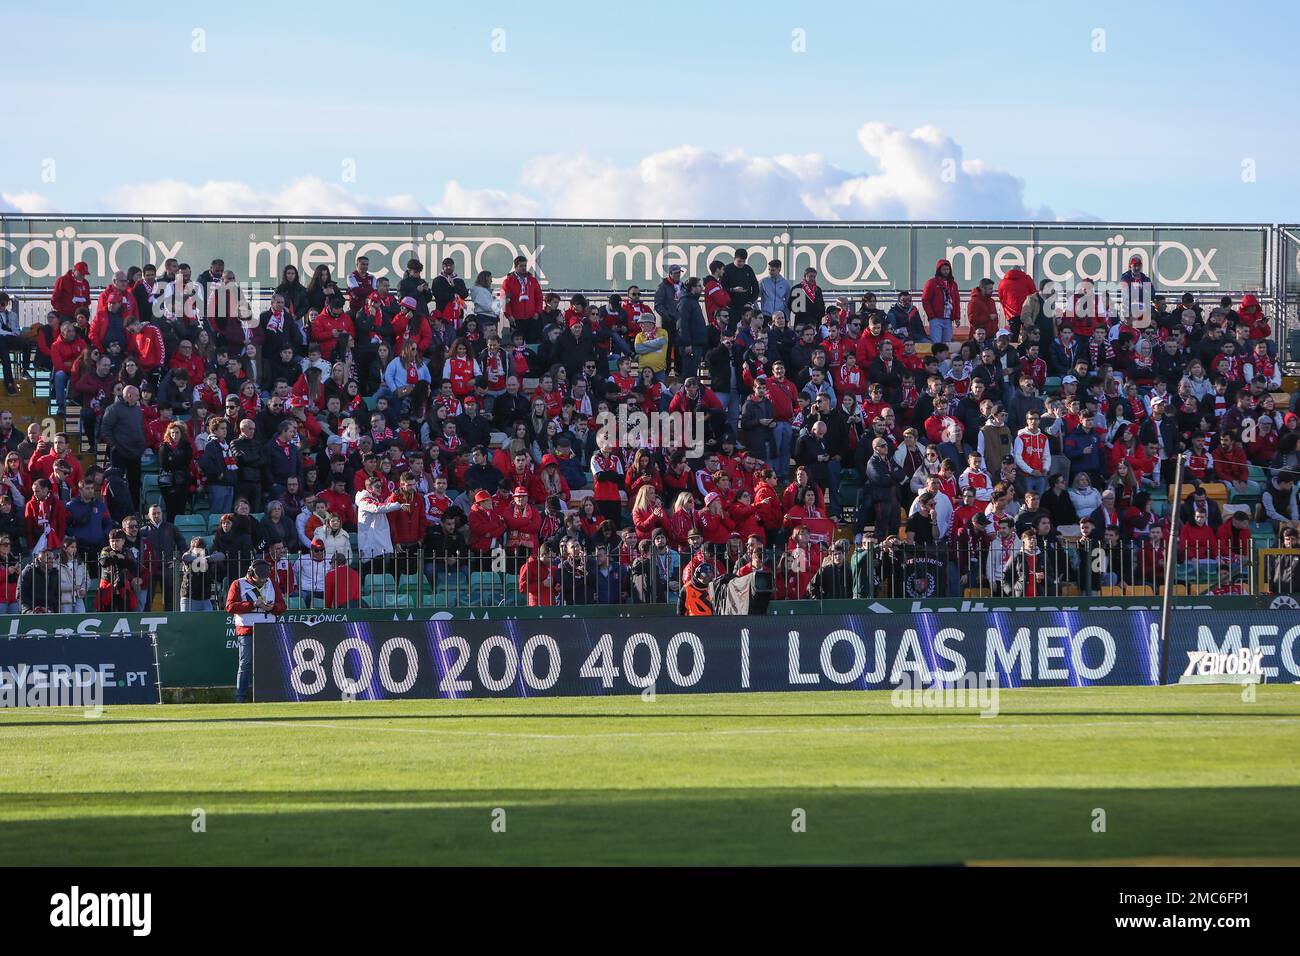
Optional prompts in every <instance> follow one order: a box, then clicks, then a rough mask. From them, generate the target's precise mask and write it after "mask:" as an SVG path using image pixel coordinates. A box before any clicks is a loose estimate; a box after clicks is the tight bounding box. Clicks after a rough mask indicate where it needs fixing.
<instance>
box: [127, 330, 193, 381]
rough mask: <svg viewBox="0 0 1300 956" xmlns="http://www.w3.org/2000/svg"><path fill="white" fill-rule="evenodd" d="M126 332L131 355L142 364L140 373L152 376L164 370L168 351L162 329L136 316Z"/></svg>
mask: <svg viewBox="0 0 1300 956" xmlns="http://www.w3.org/2000/svg"><path fill="white" fill-rule="evenodd" d="M126 330H127V335H128V337H129V339H130V351H131V354H132V355H134V356H135V357H136V360H137V361H138V362H139V363H140V371H142V372H144V373H145V375H152V374H153V373H154V372H155V371H156V370H157V369H160V368H162V363H163V355H164V353H165V351H166V346H164V344H163V336H162V329H160V328H158V326H156V325H154V324H153V323H152V322H145V321H144V320H143V319H141V318H140V317H139V316H138V315H134V316H132V317H131V318H130V319H129V320H128V321H127V323H126ZM200 381H202V379H200Z"/></svg>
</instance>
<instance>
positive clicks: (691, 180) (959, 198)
mask: <svg viewBox="0 0 1300 956" xmlns="http://www.w3.org/2000/svg"><path fill="white" fill-rule="evenodd" d="M858 142H859V144H860V145H861V146H862V149H863V150H864V152H866V154H867V155H868V156H869V157H871V158H872V159H873V160H875V162H876V164H877V165H878V167H879V170H878V171H877V172H872V173H865V172H854V171H850V170H847V169H842V168H840V167H838V166H835V165H834V164H832V163H830V162H829V161H828V160H826V158H825V157H823V156H821V155H818V154H815V153H810V154H804V155H779V156H771V157H767V156H751V155H749V154H747V153H745V152H744V151H743V150H734V151H730V152H725V153H719V152H714V151H710V150H705V149H701V148H699V147H695V146H678V147H676V148H674V149H669V150H665V151H663V152H659V153H654V154H652V155H650V156H647V157H646V158H644V159H642V160H640V161H639V162H637V163H636V164H635V165H632V166H618V165H616V164H613V163H607V162H599V161H597V160H593V159H591V158H589V157H587V156H576V157H575V156H542V157H538V158H537V159H534V160H532V161H531V162H530V163H529V164H528V165H527V166H526V167H525V169H524V174H523V183H524V185H525V186H526V187H528V188H530V189H531V190H533V191H535V192H536V193H538V194H539V195H540V196H542V197H543V199H544V200H545V201H546V204H547V206H548V208H549V210H550V212H551V213H552V214H553V215H557V216H574V217H583V216H586V217H616V216H623V217H628V218H645V219H657V218H710V217H727V218H738V219H744V218H753V219H767V218H782V217H789V218H807V219H832V220H833V219H1038V218H1047V219H1050V218H1053V215H1052V211H1051V210H1050V209H1047V208H1045V207H1044V208H1031V207H1030V206H1028V205H1027V204H1026V202H1025V199H1024V183H1023V182H1022V181H1021V180H1020V179H1018V178H1017V177H1015V176H1013V175H1011V174H1010V173H1006V172H1003V171H1001V170H995V169H990V168H989V167H987V166H986V165H985V164H984V163H982V162H980V161H979V160H972V159H966V158H965V157H964V155H963V151H962V148H961V146H960V145H959V144H958V143H957V142H956V141H954V140H953V139H952V138H950V137H948V136H945V135H944V134H943V132H942V131H941V130H939V129H937V128H936V127H933V126H922V127H919V128H918V129H915V130H913V131H912V132H911V133H907V132H905V131H903V130H900V129H897V128H895V127H891V126H888V125H886V124H883V123H868V124H866V125H865V126H863V127H862V128H861V129H859V130H858Z"/></svg>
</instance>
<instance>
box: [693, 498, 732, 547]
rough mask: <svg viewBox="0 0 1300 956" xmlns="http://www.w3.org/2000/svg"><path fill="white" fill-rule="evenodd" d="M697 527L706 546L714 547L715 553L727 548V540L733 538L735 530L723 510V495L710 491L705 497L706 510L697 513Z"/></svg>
mask: <svg viewBox="0 0 1300 956" xmlns="http://www.w3.org/2000/svg"><path fill="white" fill-rule="evenodd" d="M696 515H697V516H698V518H697V525H698V527H699V529H700V534H701V535H703V536H704V542H705V544H709V545H714V546H715V551H716V550H720V549H721V548H723V547H726V544H727V539H729V538H730V537H731V532H732V531H733V530H734V528H733V525H732V523H731V519H730V518H728V517H727V513H726V511H725V510H723V502H722V495H720V494H718V493H717V492H716V491H710V492H709V493H708V494H707V495H705V497H704V508H703V509H702V510H700V511H697V512H696Z"/></svg>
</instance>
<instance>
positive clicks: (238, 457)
mask: <svg viewBox="0 0 1300 956" xmlns="http://www.w3.org/2000/svg"><path fill="white" fill-rule="evenodd" d="M204 450H205V451H206V449H204ZM230 451H231V454H233V455H234V457H235V464H236V465H237V466H238V468H237V469H236V470H235V476H236V478H237V479H238V481H240V482H242V483H244V484H250V485H252V484H259V485H260V484H261V483H262V481H263V480H264V478H265V476H266V448H265V446H264V445H263V444H262V442H260V441H258V440H257V439H256V438H236V439H235V440H234V441H233V442H231V443H230Z"/></svg>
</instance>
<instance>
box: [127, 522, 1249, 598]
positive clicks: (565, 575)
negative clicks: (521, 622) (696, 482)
mask: <svg viewBox="0 0 1300 956" xmlns="http://www.w3.org/2000/svg"><path fill="white" fill-rule="evenodd" d="M576 540H577V539H575V541H576ZM578 543H579V544H580V545H581V548H580V550H578V551H577V552H576V561H575V558H574V556H573V555H568V554H566V557H565V558H564V559H560V558H558V557H553V558H551V559H550V560H549V561H548V562H546V564H545V565H542V564H539V562H538V558H537V556H536V553H535V551H534V549H532V548H528V549H507V548H502V547H496V548H493V549H491V550H488V551H475V550H468V549H467V550H463V551H457V552H454V553H453V552H428V551H424V550H422V549H419V548H411V549H406V550H397V551H394V552H392V553H389V554H385V555H381V556H376V557H372V558H368V559H364V560H363V559H360V558H358V557H357V556H355V555H353V556H352V558H351V559H350V560H349V561H348V562H347V564H346V565H345V566H344V568H345V569H340V570H339V572H338V573H336V574H334V576H333V578H327V577H326V574H327V572H332V571H333V570H334V567H333V565H332V564H331V562H330V561H329V560H328V559H326V560H322V561H320V562H319V563H317V562H315V560H314V559H313V558H312V557H311V555H310V554H290V555H286V556H285V557H284V558H283V559H281V560H278V561H273V562H272V565H273V567H274V569H275V574H276V578H277V581H278V582H279V584H280V586H281V590H282V591H283V592H284V593H285V596H286V599H287V604H288V606H289V607H290V608H293V609H307V608H322V607H368V608H387V609H403V608H406V609H433V610H437V609H454V608H488V607H497V608H500V607H528V606H538V605H541V606H553V605H563V606H585V605H601V604H604V605H619V604H667V605H671V606H676V604H677V600H678V596H679V594H680V591H681V588H682V586H683V584H684V583H685V581H686V580H687V579H688V578H689V574H690V569H692V568H693V567H694V566H695V565H698V564H699V563H702V562H703V563H709V564H711V565H712V566H713V568H714V571H715V574H727V573H734V572H736V571H737V570H738V569H739V570H742V571H749V570H757V571H760V572H762V575H763V581H764V582H765V586H766V582H770V597H771V599H773V600H778V601H784V600H834V599H848V598H854V599H896V600H900V599H918V598H932V597H941V598H943V597H947V598H952V597H968V598H969V597H981V598H1006V597H1027V598H1034V597H1042V598H1052V597H1062V596H1081V597H1088V596H1121V595H1124V596H1135V597H1140V596H1155V595H1158V594H1160V593H1161V585H1162V580H1163V574H1164V560H1165V553H1164V547H1163V544H1162V543H1160V542H1157V541H1154V540H1149V541H1133V540H1126V541H1121V542H1118V543H1113V544H1109V545H1108V544H1107V543H1105V542H1103V541H1092V540H1088V541H1079V540H1066V539H1060V540H1049V541H1045V542H1041V543H1039V544H1038V545H1037V546H1036V547H1035V548H1033V549H1030V550H1027V549H1026V548H1025V547H1024V545H1023V544H1022V543H1021V541H1020V539H1018V538H1013V539H1010V541H1009V543H1004V542H1002V541H1000V540H998V539H994V540H993V541H992V542H986V543H977V544H973V545H972V544H970V543H968V542H960V541H959V542H945V543H942V544H938V545H910V544H906V543H903V542H901V541H897V540H894V541H889V542H887V543H883V544H882V543H880V542H877V541H876V540H874V539H872V538H869V537H868V538H866V539H865V540H863V541H862V542H860V543H857V544H854V543H852V542H847V541H846V542H843V543H842V547H843V550H838V549H837V548H836V547H835V546H832V545H830V544H827V543H815V544H809V545H806V546H802V547H797V546H791V545H788V544H787V545H786V546H784V547H765V548H763V549H762V551H761V552H757V553H753V554H747V553H745V552H743V550H741V549H738V548H737V547H735V546H734V545H733V546H727V545H717V546H714V545H705V546H703V547H702V548H700V549H698V550H697V551H690V550H674V549H668V550H665V551H656V550H653V549H651V550H650V552H649V553H648V554H647V553H645V552H643V551H640V550H637V549H636V548H635V547H633V548H628V547H622V546H620V545H619V544H618V542H614V543H613V544H612V546H610V547H609V549H608V559H607V560H606V559H605V558H604V557H603V556H598V555H597V551H596V549H595V548H594V547H592V545H591V544H590V542H587V541H585V540H583V541H580V542H578ZM566 551H567V547H566ZM255 557H256V558H261V557H264V555H262V554H260V553H259V554H256V555H253V554H237V555H222V554H220V553H217V554H216V555H215V556H214V555H213V554H208V555H207V556H206V558H207V561H206V570H203V571H199V570H196V569H195V565H194V563H193V562H186V561H184V560H180V559H179V556H177V557H176V558H173V559H169V560H168V561H167V562H166V563H165V565H164V566H163V567H161V568H160V569H157V570H156V571H155V572H154V573H153V575H152V578H150V575H149V573H148V572H146V573H145V574H144V575H142V585H141V592H142V593H141V594H140V599H141V602H142V603H141V606H142V607H149V606H151V605H153V604H155V595H157V594H159V592H160V591H161V598H162V606H163V608H164V609H166V610H192V609H208V608H211V609H213V610H224V609H225V596H226V591H227V588H228V587H229V584H230V582H231V581H232V580H233V579H235V578H237V577H240V576H241V575H243V574H244V573H245V572H246V571H247V569H248V565H249V563H250V562H251V561H252V560H253V559H254V558H255ZM1265 573H1266V572H1262V571H1261V570H1260V564H1259V561H1258V560H1257V555H1256V548H1255V544H1254V542H1253V541H1250V542H1240V543H1236V544H1233V545H1229V546H1220V545H1219V544H1218V543H1215V544H1212V545H1207V546H1201V545H1192V544H1188V545H1186V546H1184V547H1181V548H1180V550H1179V560H1178V562H1177V564H1176V566H1175V577H1174V580H1175V588H1176V591H1175V593H1176V594H1177V593H1182V594H1257V593H1262V592H1264V591H1266V590H1267V581H1266V580H1261V575H1263V574H1265Z"/></svg>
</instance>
